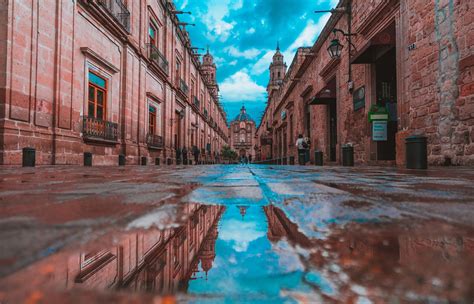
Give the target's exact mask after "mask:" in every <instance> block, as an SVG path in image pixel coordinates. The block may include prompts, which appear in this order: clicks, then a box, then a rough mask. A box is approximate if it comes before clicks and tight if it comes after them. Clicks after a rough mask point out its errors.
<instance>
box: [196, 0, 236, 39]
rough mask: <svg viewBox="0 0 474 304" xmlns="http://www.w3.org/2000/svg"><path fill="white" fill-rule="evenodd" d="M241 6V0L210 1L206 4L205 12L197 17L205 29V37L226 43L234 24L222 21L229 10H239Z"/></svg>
mask: <svg viewBox="0 0 474 304" xmlns="http://www.w3.org/2000/svg"><path fill="white" fill-rule="evenodd" d="M242 6H243V1H242V0H210V1H209V2H208V3H207V12H206V13H205V14H203V15H202V16H199V17H200V18H201V20H202V22H203V23H204V24H205V25H206V27H207V33H206V37H207V38H208V39H209V40H211V41H215V40H217V39H219V41H221V42H225V41H227V39H228V38H229V36H230V34H231V31H232V29H233V28H234V27H235V25H236V24H237V23H236V22H227V21H224V19H225V17H227V16H228V15H229V11H230V10H239V9H241V8H242Z"/></svg>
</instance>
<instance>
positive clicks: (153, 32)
mask: <svg viewBox="0 0 474 304" xmlns="http://www.w3.org/2000/svg"><path fill="white" fill-rule="evenodd" d="M148 35H149V36H150V38H152V39H155V37H156V36H155V35H156V31H155V29H154V28H153V25H151V24H150V27H149V28H148Z"/></svg>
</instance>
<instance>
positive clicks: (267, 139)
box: [260, 136, 273, 146]
mask: <svg viewBox="0 0 474 304" xmlns="http://www.w3.org/2000/svg"><path fill="white" fill-rule="evenodd" d="M260 144H261V145H262V146H271V145H272V144H273V139H272V137H271V136H262V137H261V138H260Z"/></svg>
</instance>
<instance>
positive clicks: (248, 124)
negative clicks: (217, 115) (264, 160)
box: [229, 106, 256, 160]
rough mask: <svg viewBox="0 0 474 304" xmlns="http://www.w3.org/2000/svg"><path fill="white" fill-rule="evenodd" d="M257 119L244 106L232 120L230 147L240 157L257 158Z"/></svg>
mask: <svg viewBox="0 0 474 304" xmlns="http://www.w3.org/2000/svg"><path fill="white" fill-rule="evenodd" d="M255 130H256V124H255V121H254V120H253V119H252V117H250V115H249V114H248V113H247V110H246V109H245V106H242V109H240V113H239V114H238V115H237V116H236V117H235V119H234V120H232V121H231V122H230V127H229V134H230V135H229V137H230V147H231V149H232V150H234V151H236V152H237V154H238V155H239V156H240V157H245V156H246V157H248V158H251V159H252V160H254V159H255Z"/></svg>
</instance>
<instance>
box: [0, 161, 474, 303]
mask: <svg viewBox="0 0 474 304" xmlns="http://www.w3.org/2000/svg"><path fill="white" fill-rule="evenodd" d="M0 179H1V182H0V190H1V192H0V241H1V242H0V281H1V282H0V303H2V304H3V303H23V302H25V303H104V302H105V303H107V302H113V303H116V302H123V303H125V302H127V303H128V302H132V303H175V302H184V303H202V302H204V303H222V302H228V303H233V302H240V303H279V302H285V303H333V302H335V303H339V302H342V303H399V302H415V303H426V302H431V303H447V302H456V303H473V301H474V229H473V227H474V208H473V204H474V187H473V186H472V185H473V181H474V171H473V170H472V169H469V168H468V169H459V168H449V169H446V168H437V169H432V170H428V171H422V172H417V171H405V170H397V169H387V168H376V167H362V168H341V167H324V168H315V167H298V166H294V167H289V166H288V167H286V166H285V167H272V166H252V165H250V166H197V167H162V168H159V169H157V168H153V167H126V168H97V167H94V168H77V167H76V168H74V167H54V168H36V169H18V168H15V169H13V168H12V169H9V168H5V169H2V170H1V171H0Z"/></svg>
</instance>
